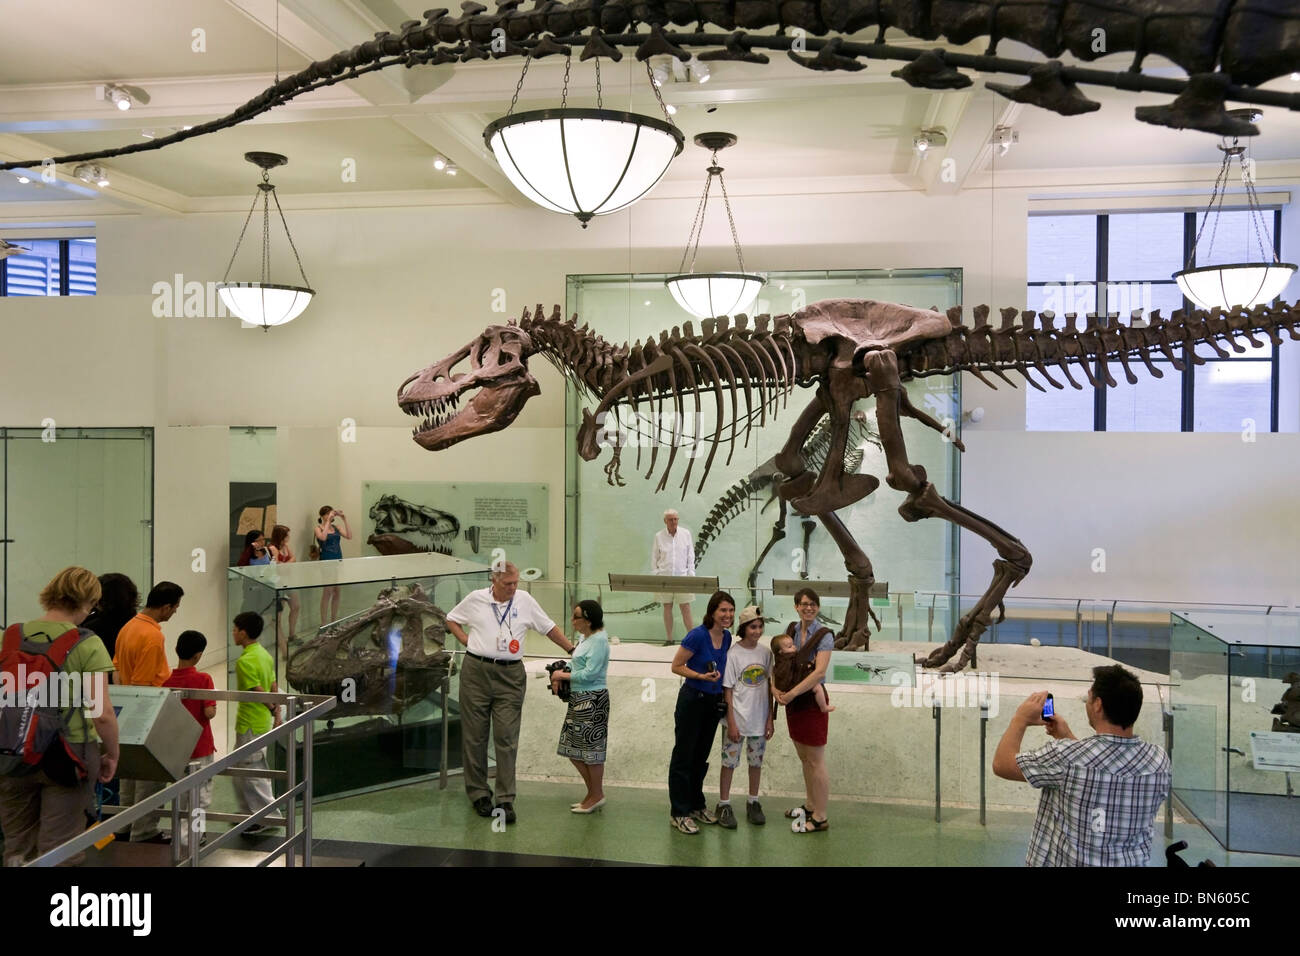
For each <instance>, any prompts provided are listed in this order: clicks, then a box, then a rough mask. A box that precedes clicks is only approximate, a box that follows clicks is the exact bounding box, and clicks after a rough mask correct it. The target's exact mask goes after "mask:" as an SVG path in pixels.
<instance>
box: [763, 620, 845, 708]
mask: <svg viewBox="0 0 1300 956" xmlns="http://www.w3.org/2000/svg"><path fill="white" fill-rule="evenodd" d="M813 643H815V642H813V641H809V643H808V646H809V647H811V646H812V644H813ZM811 656H812V657H815V656H816V655H815V654H813V655H811ZM813 669H814V664H813V662H812V660H811V659H807V658H803V657H801V655H800V654H799V649H798V648H797V647H795V643H794V638H793V637H791V636H790V635H789V634H779V635H777V636H776V637H774V638H772V684H773V686H775V687H776V689H777V690H779V691H781V692H782V693H785V692H786V691H788V690H790V689H791V688H792V687H794V686H795V685H796V684H798V683H799V682H800V681H801V680H803V679H804V678H805V677H807V676H808V675H809V674H811V673H812V672H813ZM809 693H811V694H812V695H813V699H815V700H816V701H817V707H818V708H819V709H820V710H821V712H822V713H823V714H829V713H830V712H831V711H833V710H834V709H835V708H834V706H832V705H831V703H830V701H828V700H827V699H826V688H825V687H823V686H822V685H821V684H820V683H819V684H816V685H815V686H814V687H813V689H812V690H811V691H809Z"/></svg>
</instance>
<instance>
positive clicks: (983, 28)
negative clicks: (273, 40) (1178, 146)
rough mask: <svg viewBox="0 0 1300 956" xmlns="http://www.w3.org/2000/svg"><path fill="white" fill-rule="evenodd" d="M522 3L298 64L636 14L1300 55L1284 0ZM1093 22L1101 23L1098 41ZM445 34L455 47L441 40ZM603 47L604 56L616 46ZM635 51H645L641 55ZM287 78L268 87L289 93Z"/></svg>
mask: <svg viewBox="0 0 1300 956" xmlns="http://www.w3.org/2000/svg"><path fill="white" fill-rule="evenodd" d="M521 6H522V3H521V0H498V3H497V10H496V12H495V13H488V12H487V9H488V8H487V7H486V6H484V5H482V4H480V3H475V2H473V0H467V2H464V3H462V4H461V10H462V11H463V12H462V15H461V16H458V17H451V16H448V15H447V13H448V11H447V10H446V9H445V8H438V9H435V10H426V11H425V14H424V16H425V21H424V22H421V21H419V20H407V21H405V22H404V23H402V24H401V27H400V32H399V33H378V34H376V35H375V38H374V39H373V40H369V41H367V42H365V43H362V44H359V45H358V46H356V47H353V48H352V49H351V50H347V51H343V52H340V53H338V54H335V55H334V56H332V57H330V58H329V59H328V60H322V61H320V62H318V63H313V64H312V65H311V66H310V67H308V69H307V70H306V71H304V72H305V73H306V74H307V76H309V77H311V78H313V79H319V78H324V77H328V76H330V75H331V74H339V73H342V72H344V71H346V70H349V69H354V68H356V67H358V66H362V65H365V64H367V63H370V62H373V61H374V60H375V59H378V58H379V57H383V56H402V55H410V54H413V53H414V54H419V53H420V52H421V51H431V52H432V57H433V58H432V59H431V60H430V62H434V63H438V62H448V61H451V60H457V59H460V60H470V59H487V58H488V57H489V56H510V55H517V54H520V53H523V52H524V50H523V48H521V47H520V46H519V45H518V44H519V43H521V42H523V41H528V40H533V39H535V38H538V37H542V35H543V34H548V33H549V34H551V35H552V36H555V37H566V38H567V37H571V36H576V35H579V34H582V33H584V32H585V31H587V30H592V29H593V28H594V31H595V32H596V33H604V34H620V33H622V32H624V31H626V30H630V29H634V28H635V27H636V25H637V24H638V23H644V24H647V25H649V26H651V27H666V26H669V25H673V26H678V27H686V26H692V25H695V26H696V27H697V28H698V29H701V30H702V29H704V28H705V27H706V26H709V25H713V26H717V27H721V28H723V29H725V30H735V29H737V28H739V29H741V30H762V29H764V28H767V27H774V26H775V27H780V28H781V33H785V31H786V30H790V29H799V30H803V31H805V32H807V33H811V34H814V35H816V36H824V35H826V34H827V33H836V34H842V35H845V36H847V35H850V34H853V33H856V32H857V31H860V30H865V29H867V28H870V27H875V28H877V30H878V35H877V40H883V38H884V33H885V30H886V29H887V28H895V29H898V30H902V31H903V32H905V33H907V34H908V35H909V36H913V37H917V38H920V39H925V40H934V39H938V38H939V37H941V36H942V37H946V38H947V39H948V40H949V41H951V42H953V43H956V44H962V43H968V42H970V41H971V40H974V39H976V38H977V37H981V36H987V37H988V38H989V46H988V50H987V55H988V56H992V55H994V54H995V53H996V50H997V45H998V43H999V42H1000V41H1001V40H1013V41H1016V42H1018V43H1023V44H1026V45H1028V46H1030V47H1032V48H1034V49H1035V50H1037V51H1039V52H1040V53H1043V54H1044V55H1046V56H1049V57H1055V56H1059V55H1060V54H1061V53H1063V52H1067V51H1068V52H1069V53H1071V54H1073V55H1074V56H1075V57H1078V58H1079V59H1081V60H1094V59H1096V58H1097V57H1098V56H1100V55H1102V54H1103V53H1107V54H1109V53H1116V52H1121V51H1131V52H1133V53H1135V54H1136V55H1135V58H1134V62H1133V63H1132V64H1131V70H1132V71H1134V72H1136V71H1137V70H1139V69H1140V67H1141V64H1142V61H1143V59H1144V58H1145V57H1146V56H1147V55H1149V54H1159V55H1161V56H1165V57H1168V58H1169V59H1170V60H1172V61H1173V62H1175V63H1177V64H1178V65H1179V66H1180V67H1182V68H1183V69H1184V70H1186V71H1187V72H1188V73H1205V72H1208V71H1211V70H1213V69H1214V68H1215V66H1216V65H1222V67H1223V68H1224V70H1225V71H1226V72H1227V73H1228V74H1229V75H1230V76H1231V77H1232V78H1233V79H1234V80H1235V81H1237V82H1241V83H1250V84H1257V83H1263V82H1265V81H1267V80H1269V79H1272V78H1274V77H1277V76H1282V75H1284V74H1286V73H1289V72H1291V71H1292V70H1294V69H1295V68H1296V65H1297V64H1300V57H1297V55H1296V52H1295V50H1294V40H1295V34H1296V31H1297V29H1298V27H1297V24H1296V17H1295V11H1294V7H1293V5H1291V4H1290V3H1288V2H1287V0H1254V2H1251V3H1246V2H1237V3H1232V2H1228V3H1225V2H1224V0H1184V2H1182V3H1181V4H1180V6H1181V7H1182V9H1179V10H1171V9H1169V8H1170V6H1171V5H1170V4H1169V3H1168V2H1167V0H1127V2H1126V3H1124V4H1122V5H1120V4H1117V3H1116V2H1115V0H1038V2H1035V0H1017V2H1007V0H694V2H692V0H574V2H571V3H559V2H555V0H539V2H537V3H535V4H534V5H533V6H532V7H530V8H529V9H526V10H521V9H520V7H521ZM1099 26H1100V27H1103V28H1104V29H1105V32H1106V42H1105V45H1104V47H1102V48H1101V49H1100V50H1099V49H1098V46H1097V34H1096V30H1097V28H1098V27H1099ZM498 31H499V32H498ZM746 39H748V38H746V37H745V36H744V34H743V33H742V34H739V35H738V36H737V37H736V42H735V43H734V44H728V49H726V50H720V51H717V53H716V55H712V56H710V58H711V59H744V60H751V61H757V62H765V61H766V57H763V56H762V54H755V53H752V52H750V47H749V45H748V44H747V43H746V42H745V41H746ZM494 41H497V42H496V43H495V45H494ZM503 41H504V42H503ZM543 42H544V43H545V40H543ZM661 42H662V41H661ZM442 44H451V45H455V46H456V47H457V49H456V50H455V51H454V52H452V51H444V50H441V49H438V47H439V46H440V45H442ZM541 52H542V54H545V53H559V52H567V49H566V48H565V47H563V46H562V45H560V44H557V43H555V42H554V41H551V48H547V49H544V50H542V51H541ZM600 52H601V55H605V56H608V55H610V52H612V51H610V52H606V51H604V50H602V51H600ZM657 52H669V50H662V51H657ZM533 55H534V56H536V55H538V52H537V51H534V52H533ZM638 58H640V59H644V58H645V57H643V56H640V55H639V53H638ZM808 59H811V58H808ZM817 59H818V60H820V59H821V58H820V57H819V58H817ZM827 59H830V58H829V57H828V58H827ZM800 62H802V59H801V60H800ZM806 65H810V66H813V68H826V67H827V66H829V64H820V63H819V64H817V65H815V66H814V64H812V63H809V64H806ZM292 79H293V78H291V79H290V80H286V81H284V82H282V83H281V84H280V85H279V86H278V87H276V88H274V89H276V90H278V91H280V92H281V93H282V94H283V93H288V92H290V91H291V89H292V87H291V85H289V84H291V82H292ZM281 88H283V89H281Z"/></svg>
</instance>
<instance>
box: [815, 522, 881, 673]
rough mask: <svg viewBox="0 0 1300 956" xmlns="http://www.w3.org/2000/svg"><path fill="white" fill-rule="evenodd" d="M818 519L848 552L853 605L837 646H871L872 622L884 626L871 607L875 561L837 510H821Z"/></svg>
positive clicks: (859, 648)
mask: <svg viewBox="0 0 1300 956" xmlns="http://www.w3.org/2000/svg"><path fill="white" fill-rule="evenodd" d="M817 520H818V521H820V522H821V523H822V527H824V528H825V529H826V530H827V531H828V532H830V536H831V537H832V538H833V539H834V540H835V544H836V546H837V547H838V548H839V549H840V554H842V555H844V567H845V568H847V569H848V572H849V607H848V610H847V611H846V612H845V615H844V627H843V628H842V629H841V630H840V633H839V634H838V635H837V636H836V638H835V647H836V649H846V650H850V651H865V650H868V649H869V648H870V646H871V628H870V622H871V621H875V622H876V628H877V629H879V628H880V618H878V617H876V613H875V611H873V610H871V586H872V585H873V584H875V583H876V577H875V574H874V573H873V571H872V567H871V561H870V560H868V559H867V556H866V554H865V552H863V550H862V548H860V547H859V546H858V542H857V540H856V539H855V538H854V537H853V533H852V532H851V531H849V529H848V528H846V527H845V526H844V522H843V521H841V520H840V519H839V516H838V515H836V514H835V512H833V511H827V512H825V513H824V514H819V515H817Z"/></svg>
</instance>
